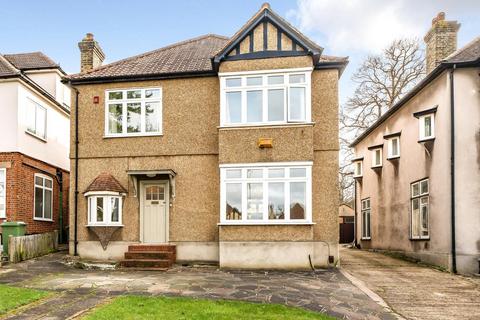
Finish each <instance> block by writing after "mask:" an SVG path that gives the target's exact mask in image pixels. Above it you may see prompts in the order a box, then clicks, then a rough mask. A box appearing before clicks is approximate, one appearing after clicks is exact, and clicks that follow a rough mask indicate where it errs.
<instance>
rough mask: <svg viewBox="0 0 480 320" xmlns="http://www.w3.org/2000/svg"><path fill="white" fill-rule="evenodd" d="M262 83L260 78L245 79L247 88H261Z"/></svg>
mask: <svg viewBox="0 0 480 320" xmlns="http://www.w3.org/2000/svg"><path fill="white" fill-rule="evenodd" d="M262 83H263V80H262V77H249V78H247V86H261V85H262Z"/></svg>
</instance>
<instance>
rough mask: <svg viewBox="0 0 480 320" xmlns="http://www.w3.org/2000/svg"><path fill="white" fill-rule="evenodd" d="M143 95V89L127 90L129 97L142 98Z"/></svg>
mask: <svg viewBox="0 0 480 320" xmlns="http://www.w3.org/2000/svg"><path fill="white" fill-rule="evenodd" d="M141 97H142V91H141V90H132V91H127V99H140V98H141Z"/></svg>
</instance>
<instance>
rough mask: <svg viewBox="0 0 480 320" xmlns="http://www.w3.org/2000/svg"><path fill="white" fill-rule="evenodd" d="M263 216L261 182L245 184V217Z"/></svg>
mask: <svg viewBox="0 0 480 320" xmlns="http://www.w3.org/2000/svg"><path fill="white" fill-rule="evenodd" d="M262 218H263V184H262V183H248V184H247V219H248V220H261V219H262Z"/></svg>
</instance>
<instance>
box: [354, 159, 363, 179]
mask: <svg viewBox="0 0 480 320" xmlns="http://www.w3.org/2000/svg"><path fill="white" fill-rule="evenodd" d="M362 176H363V160H362V159H356V160H353V177H354V178H360V177H362Z"/></svg>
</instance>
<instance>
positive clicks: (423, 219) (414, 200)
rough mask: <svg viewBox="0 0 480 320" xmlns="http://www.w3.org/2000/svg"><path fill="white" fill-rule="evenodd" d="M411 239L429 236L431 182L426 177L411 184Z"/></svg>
mask: <svg viewBox="0 0 480 320" xmlns="http://www.w3.org/2000/svg"><path fill="white" fill-rule="evenodd" d="M411 194H412V195H411V208H412V210H411V219H410V220H411V239H428V238H429V225H428V219H429V211H430V210H429V182H428V179H424V180H421V181H418V182H414V183H412V184H411Z"/></svg>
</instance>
